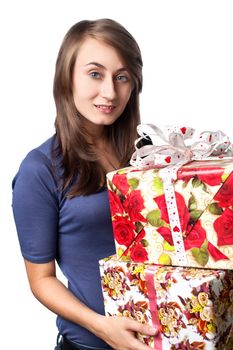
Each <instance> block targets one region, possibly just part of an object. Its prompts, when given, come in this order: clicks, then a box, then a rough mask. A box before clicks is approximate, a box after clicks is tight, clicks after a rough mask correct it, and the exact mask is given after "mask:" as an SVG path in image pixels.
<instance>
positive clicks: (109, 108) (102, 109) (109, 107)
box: [95, 104, 116, 114]
mask: <svg viewBox="0 0 233 350" xmlns="http://www.w3.org/2000/svg"><path fill="white" fill-rule="evenodd" d="M95 107H96V108H97V109H98V111H100V112H101V113H105V114H110V113H112V112H113V111H114V109H115V108H116V106H114V105H105V104H98V105H95Z"/></svg>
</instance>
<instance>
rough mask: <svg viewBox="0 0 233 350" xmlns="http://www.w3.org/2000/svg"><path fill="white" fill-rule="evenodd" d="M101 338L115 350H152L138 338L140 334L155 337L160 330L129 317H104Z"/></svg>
mask: <svg viewBox="0 0 233 350" xmlns="http://www.w3.org/2000/svg"><path fill="white" fill-rule="evenodd" d="M102 321H103V324H102V326H103V328H102V332H101V333H102V334H100V335H99V336H101V338H102V339H103V340H104V341H105V342H106V343H108V344H109V345H110V346H111V347H112V348H113V349H115V350H151V347H150V346H148V345H146V344H145V343H142V342H141V341H140V340H139V339H137V337H136V333H137V332H139V333H141V334H143V335H148V336H155V335H156V334H157V333H158V330H157V329H156V328H154V327H151V326H149V325H147V324H142V323H140V322H138V321H134V320H132V319H130V318H128V317H122V316H111V317H104V320H102Z"/></svg>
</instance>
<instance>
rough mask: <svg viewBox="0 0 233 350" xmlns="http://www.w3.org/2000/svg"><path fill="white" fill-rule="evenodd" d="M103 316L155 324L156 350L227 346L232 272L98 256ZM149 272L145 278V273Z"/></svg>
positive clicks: (232, 342) (221, 349) (230, 345)
mask: <svg viewBox="0 0 233 350" xmlns="http://www.w3.org/2000/svg"><path fill="white" fill-rule="evenodd" d="M100 274H101V281H102V290H103V297H104V305H105V313H106V315H107V316H113V315H116V316H127V317H130V318H132V319H136V320H138V321H140V322H142V323H148V324H151V325H156V326H157V327H158V328H159V330H160V332H159V334H158V335H157V336H156V337H149V336H143V335H140V334H138V338H139V339H141V340H142V341H143V342H145V343H146V344H148V345H149V346H151V347H152V348H153V349H157V350H213V349H216V350H232V349H233V331H232V329H233V271H230V270H228V271H226V270H211V269H210V270H209V269H194V268H186V267H173V266H158V265H157V266H156V265H152V264H149V265H147V264H143V263H133V262H126V261H125V262H124V261H122V260H121V261H120V260H117V258H116V257H115V256H113V257H110V258H106V259H103V260H101V261H100ZM148 276H149V277H148Z"/></svg>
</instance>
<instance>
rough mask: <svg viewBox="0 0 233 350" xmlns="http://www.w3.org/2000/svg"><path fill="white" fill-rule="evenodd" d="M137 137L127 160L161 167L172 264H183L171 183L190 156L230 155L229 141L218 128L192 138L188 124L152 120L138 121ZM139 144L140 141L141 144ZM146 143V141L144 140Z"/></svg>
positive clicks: (232, 151) (214, 157)
mask: <svg viewBox="0 0 233 350" xmlns="http://www.w3.org/2000/svg"><path fill="white" fill-rule="evenodd" d="M137 132H138V134H139V136H140V137H139V138H138V139H137V140H136V141H135V148H136V151H135V152H134V153H133V155H132V157H131V160H130V164H131V165H132V166H135V167H137V168H139V169H147V168H151V167H154V166H156V167H158V168H162V169H160V170H159V176H160V177H161V178H162V180H163V187H164V195H165V199H166V204H167V210H168V217H169V222H170V227H171V233H172V238H173V243H174V248H175V252H176V255H175V257H174V264H175V265H178V266H186V265H187V258H186V253H185V248H184V241H183V236H182V229H181V225H180V219H179V213H178V208H177V203H176V197H175V190H174V186H173V183H174V181H175V180H176V178H177V171H178V169H179V168H181V167H182V166H183V165H184V164H186V163H188V162H190V161H193V160H212V159H221V158H223V157H224V159H226V158H232V157H233V145H232V144H231V142H230V140H229V138H228V136H227V135H225V134H224V133H223V132H222V131H220V130H218V131H215V132H213V131H204V132H201V133H200V134H199V135H198V136H197V137H196V139H195V140H194V141H193V140H192V137H193V135H194V133H195V130H194V129H193V128H190V127H184V126H183V127H179V126H167V127H166V128H165V129H164V131H162V130H161V129H160V128H158V127H157V126H155V125H152V124H139V125H138V127H137ZM143 141H144V143H145V142H146V143H147V144H144V145H143V146H141V147H140V143H141V144H142V143H143ZM148 143H149V144H148Z"/></svg>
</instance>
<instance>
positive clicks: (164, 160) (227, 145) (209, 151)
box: [130, 124, 233, 169]
mask: <svg viewBox="0 0 233 350" xmlns="http://www.w3.org/2000/svg"><path fill="white" fill-rule="evenodd" d="M137 132H138V134H139V136H140V137H139V138H138V139H137V140H136V141H135V149H136V151H135V152H134V153H133V155H132V157H131V160H130V164H131V165H133V166H136V167H137V168H143V169H145V168H147V167H151V166H158V167H164V166H167V165H172V164H173V165H177V164H178V163H180V164H185V163H188V162H190V161H192V160H203V159H206V158H208V159H209V160H210V159H216V158H222V157H223V155H224V157H228V156H230V157H232V156H233V145H232V144H231V142H230V140H229V137H228V136H227V135H225V134H224V133H223V132H222V131H220V130H217V131H214V132H213V131H203V132H201V133H200V134H198V135H197V136H196V139H195V140H194V141H193V140H192V138H193V136H194V134H195V130H194V129H193V128H190V127H179V126H167V127H165V129H164V131H162V129H160V128H158V127H157V126H155V125H153V124H139V125H138V127H137ZM143 140H144V141H146V142H147V143H148V142H150V143H151V144H147V145H144V146H142V147H140V146H139V145H140V143H142V142H143ZM211 156H213V157H214V158H210V157H211Z"/></svg>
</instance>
